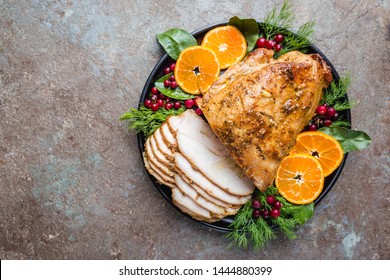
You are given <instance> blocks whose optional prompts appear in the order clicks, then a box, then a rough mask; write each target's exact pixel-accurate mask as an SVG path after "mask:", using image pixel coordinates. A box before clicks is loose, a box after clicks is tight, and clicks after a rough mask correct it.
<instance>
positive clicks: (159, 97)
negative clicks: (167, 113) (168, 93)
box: [157, 93, 165, 99]
mask: <svg viewBox="0 0 390 280" xmlns="http://www.w3.org/2000/svg"><path fill="white" fill-rule="evenodd" d="M164 98H165V95H164V94H162V93H159V94H158V95H157V99H164Z"/></svg>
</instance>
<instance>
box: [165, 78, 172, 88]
mask: <svg viewBox="0 0 390 280" xmlns="http://www.w3.org/2000/svg"><path fill="white" fill-rule="evenodd" d="M170 86H171V81H170V80H165V81H164V87H166V88H168V87H170Z"/></svg>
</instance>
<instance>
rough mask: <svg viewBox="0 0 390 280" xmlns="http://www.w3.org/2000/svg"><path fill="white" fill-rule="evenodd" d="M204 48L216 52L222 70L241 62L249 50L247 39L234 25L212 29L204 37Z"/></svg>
mask: <svg viewBox="0 0 390 280" xmlns="http://www.w3.org/2000/svg"><path fill="white" fill-rule="evenodd" d="M202 46H205V47H209V48H211V49H212V50H213V51H214V52H215V54H216V55H217V57H218V61H219V65H220V67H221V69H226V68H228V67H230V66H232V65H233V64H235V63H237V62H239V61H241V59H243V58H244V56H245V54H246V49H247V44H246V40H245V37H244V36H243V35H242V33H241V31H240V30H239V29H238V28H236V27H234V26H232V25H227V26H221V27H216V28H213V29H211V30H210V31H209V32H207V33H206V35H205V36H204V38H203V41H202Z"/></svg>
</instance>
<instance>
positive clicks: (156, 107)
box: [150, 103, 159, 111]
mask: <svg viewBox="0 0 390 280" xmlns="http://www.w3.org/2000/svg"><path fill="white" fill-rule="evenodd" d="M158 108H159V107H158V104H157V103H152V105H151V106H150V109H152V111H157V110H158Z"/></svg>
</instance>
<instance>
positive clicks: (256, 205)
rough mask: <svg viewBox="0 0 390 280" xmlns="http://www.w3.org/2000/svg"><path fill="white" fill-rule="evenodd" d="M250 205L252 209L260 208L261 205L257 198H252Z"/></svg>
mask: <svg viewBox="0 0 390 280" xmlns="http://www.w3.org/2000/svg"><path fill="white" fill-rule="evenodd" d="M252 207H253V208H254V209H260V207H261V202H260V201H259V200H258V199H254V200H252Z"/></svg>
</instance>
